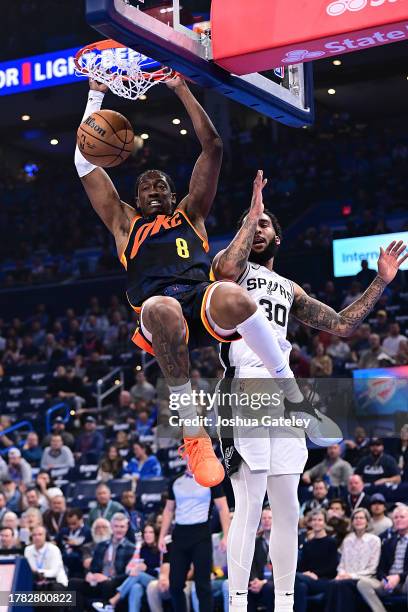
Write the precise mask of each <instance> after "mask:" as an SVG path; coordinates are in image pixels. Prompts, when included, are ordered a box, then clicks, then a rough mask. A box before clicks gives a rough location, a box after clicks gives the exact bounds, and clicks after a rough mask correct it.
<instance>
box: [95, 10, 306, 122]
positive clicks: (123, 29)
mask: <svg viewBox="0 0 408 612" xmlns="http://www.w3.org/2000/svg"><path fill="white" fill-rule="evenodd" d="M240 1H246V0H237V2H240ZM194 5H195V6H196V7H197V5H199V8H200V11H199V12H197V11H196V10H194V9H193V6H194ZM210 11H211V1H210V0H201V1H200V2H192V1H190V2H189V0H185V1H184V2H183V5H182V6H181V5H180V0H86V17H87V21H88V23H89V24H90V25H91V26H93V27H94V28H95V29H96V30H98V32H100V33H101V34H103V35H104V36H105V37H107V38H113V39H114V40H116V41H118V42H120V43H122V44H124V45H126V46H127V47H130V48H132V49H135V50H136V51H139V52H140V53H143V54H144V55H146V56H147V57H149V58H153V59H155V60H157V61H158V62H159V63H160V64H163V65H165V66H169V67H171V68H173V69H174V70H177V71H179V72H181V73H182V74H183V75H185V76H186V77H187V78H188V79H191V80H192V81H194V82H196V83H198V84H199V85H202V86H204V87H207V88H211V89H214V90H215V91H217V92H219V93H220V94H222V95H224V96H227V97H229V98H231V99H233V100H235V101H237V102H240V103H241V104H244V105H245V106H248V107H250V108H253V109H254V110H256V111H258V112H259V113H262V114H264V115H267V116H268V117H271V118H273V119H275V120H276V121H279V122H281V123H284V124H286V125H290V126H294V127H301V126H305V125H311V124H312V123H313V120H314V100H313V74H312V66H311V64H296V65H293V66H284V67H277V68H276V69H275V67H274V66H271V67H270V68H271V69H270V70H268V71H267V72H262V73H252V74H246V75H243V76H237V75H234V74H231V73H229V72H227V71H226V70H224V69H223V68H221V67H220V66H217V65H216V64H215V63H214V62H213V60H212V48H211V19H210Z"/></svg>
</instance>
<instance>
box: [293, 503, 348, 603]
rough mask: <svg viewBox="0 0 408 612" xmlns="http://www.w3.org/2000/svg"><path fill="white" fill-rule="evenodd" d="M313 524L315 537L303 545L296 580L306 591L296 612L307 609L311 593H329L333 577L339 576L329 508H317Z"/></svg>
mask: <svg viewBox="0 0 408 612" xmlns="http://www.w3.org/2000/svg"><path fill="white" fill-rule="evenodd" d="M311 524H312V530H313V538H312V539H311V540H309V541H308V542H305V544H304V545H303V548H302V550H301V553H300V559H299V563H298V573H297V574H296V583H297V584H298V589H299V588H300V589H301V593H302V595H301V597H300V598H299V600H298V602H297V605H296V612H306V609H307V597H308V595H318V594H319V593H324V594H326V593H327V591H328V588H329V580H331V579H332V578H334V577H335V576H336V570H337V563H338V558H337V557H338V554H337V544H336V541H335V540H334V539H333V538H331V537H330V536H329V535H328V534H327V527H326V513H325V511H324V510H313V511H312V513H311ZM299 604H300V605H299Z"/></svg>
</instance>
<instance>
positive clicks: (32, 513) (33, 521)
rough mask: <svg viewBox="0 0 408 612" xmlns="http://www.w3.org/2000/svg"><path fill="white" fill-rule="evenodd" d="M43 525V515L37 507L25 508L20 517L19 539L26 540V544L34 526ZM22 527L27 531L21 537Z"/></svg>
mask: <svg viewBox="0 0 408 612" xmlns="http://www.w3.org/2000/svg"><path fill="white" fill-rule="evenodd" d="M42 525H44V521H43V515H42V514H41V510H39V508H27V510H25V511H24V512H23V514H22V515H21V518H20V540H24V541H25V540H27V542H26V543H27V544H28V543H29V542H30V540H31V534H32V533H33V531H34V529H35V528H36V527H39V526H42ZM24 529H27V530H28V533H27V534H25V537H23V535H22V532H23V530H24Z"/></svg>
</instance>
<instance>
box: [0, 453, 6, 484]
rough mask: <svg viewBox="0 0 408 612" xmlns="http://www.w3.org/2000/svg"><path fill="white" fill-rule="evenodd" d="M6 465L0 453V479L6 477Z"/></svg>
mask: <svg viewBox="0 0 408 612" xmlns="http://www.w3.org/2000/svg"><path fill="white" fill-rule="evenodd" d="M7 471H8V465H7V463H6V462H5V461H4V459H3V457H2V456H1V455H0V480H3V478H7Z"/></svg>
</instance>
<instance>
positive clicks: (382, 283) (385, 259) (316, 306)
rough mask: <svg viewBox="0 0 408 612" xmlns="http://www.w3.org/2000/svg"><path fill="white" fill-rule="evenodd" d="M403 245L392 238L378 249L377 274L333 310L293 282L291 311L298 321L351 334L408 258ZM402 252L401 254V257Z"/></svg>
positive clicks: (338, 334) (347, 334)
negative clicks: (359, 292) (360, 291)
mask: <svg viewBox="0 0 408 612" xmlns="http://www.w3.org/2000/svg"><path fill="white" fill-rule="evenodd" d="M405 249H406V245H405V244H403V243H402V241H400V242H398V243H396V241H395V240H394V241H393V242H391V244H390V245H389V246H388V247H387V249H386V250H384V249H383V248H381V249H380V257H379V259H378V274H377V276H376V278H375V279H374V280H373V282H372V283H371V285H370V286H369V287H368V289H366V291H364V293H363V294H362V296H361V297H359V298H358V299H357V300H355V302H353V303H352V304H350V305H349V306H347V308H344V309H343V310H342V311H341V312H336V311H335V310H333V308H331V307H330V306H327V305H326V304H323V303H322V302H319V301H318V300H315V299H314V298H311V297H310V296H308V295H307V294H306V293H305V291H303V289H301V288H300V287H299V285H295V296H294V302H293V306H292V314H293V315H294V316H295V317H296V318H297V319H298V320H299V321H302V323H305V324H306V325H310V327H315V328H316V329H321V330H324V331H328V332H330V333H332V334H334V335H336V336H344V337H347V336H351V334H353V332H354V331H355V330H356V328H357V327H358V326H359V325H360V323H361V322H362V321H363V320H364V319H365V318H366V316H367V315H368V314H369V313H370V312H371V311H372V309H373V308H374V306H375V304H376V303H377V302H378V300H379V299H380V297H381V295H382V293H383V291H384V289H385V287H386V286H387V285H388V284H389V283H390V282H391V281H392V280H393V279H394V278H395V275H396V274H397V272H398V269H399V268H400V266H401V265H402V263H403V262H404V261H405V260H406V259H407V258H408V253H406V254H405V255H403V253H404V251H405ZM401 256H402V257H401Z"/></svg>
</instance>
